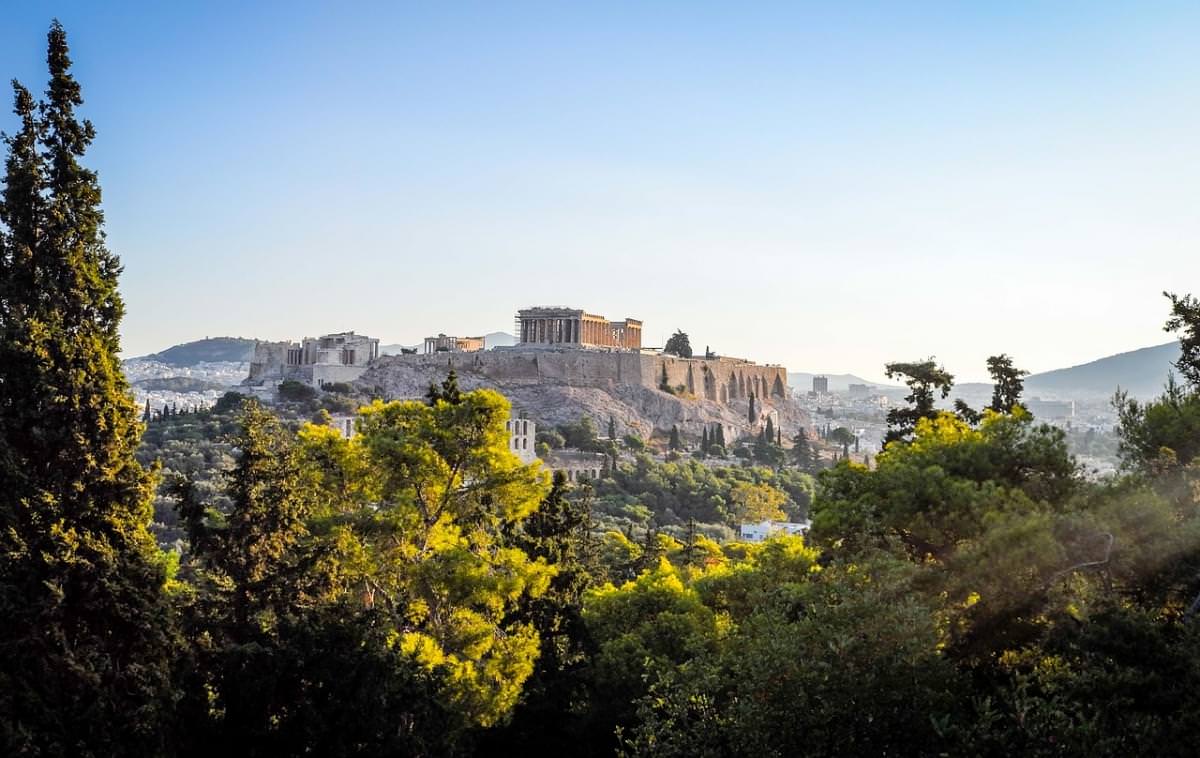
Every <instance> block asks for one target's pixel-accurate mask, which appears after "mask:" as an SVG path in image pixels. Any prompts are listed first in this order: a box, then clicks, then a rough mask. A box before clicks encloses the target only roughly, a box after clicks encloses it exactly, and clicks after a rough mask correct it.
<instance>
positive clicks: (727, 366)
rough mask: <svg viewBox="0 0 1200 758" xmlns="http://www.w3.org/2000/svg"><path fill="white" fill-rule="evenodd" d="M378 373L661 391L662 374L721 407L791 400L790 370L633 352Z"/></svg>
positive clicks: (531, 353)
mask: <svg viewBox="0 0 1200 758" xmlns="http://www.w3.org/2000/svg"><path fill="white" fill-rule="evenodd" d="M374 365H375V366H376V367H378V368H386V367H387V366H407V367H412V368H414V369H417V370H426V371H428V370H443V371H444V370H446V369H447V368H450V367H453V368H454V369H455V371H458V372H460V373H461V372H464V371H469V372H472V373H476V374H480V375H482V376H484V377H487V378H488V379H491V380H492V381H495V382H497V383H499V384H506V385H507V384H561V385H567V386H571V387H594V388H597V389H603V390H609V391H611V390H615V389H617V388H620V387H644V388H648V389H657V388H658V387H659V385H660V384H661V383H662V379H663V374H664V369H665V373H666V379H667V384H668V385H669V386H670V387H671V388H672V389H677V388H679V387H683V393H682V394H683V395H684V396H687V395H692V396H695V397H696V398H699V399H703V400H710V401H713V402H718V403H722V404H726V405H728V404H731V403H734V402H736V401H738V400H742V401H745V400H747V399H748V398H749V397H750V394H751V393H753V394H754V395H755V397H757V398H759V399H784V398H786V397H787V386H788V385H787V369H785V368H783V367H782V366H762V365H758V364H755V363H751V362H749V361H743V360H738V359H735V358H711V359H705V358H677V357H674V356H669V355H649V354H643V353H634V352H620V351H603V350H580V349H561V350H555V349H546V348H520V347H515V348H502V349H498V350H488V351H485V352H478V353H465V354H463V353H459V354H455V353H438V354H433V355H391V356H384V357H382V358H380V359H379V360H378V361H376V362H375V364H374Z"/></svg>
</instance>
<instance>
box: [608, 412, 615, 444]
mask: <svg viewBox="0 0 1200 758" xmlns="http://www.w3.org/2000/svg"><path fill="white" fill-rule="evenodd" d="M608 438H609V439H610V440H615V439H616V438H617V422H616V420H615V419H614V418H613V417H612V416H609V417H608Z"/></svg>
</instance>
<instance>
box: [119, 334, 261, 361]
mask: <svg viewBox="0 0 1200 758" xmlns="http://www.w3.org/2000/svg"><path fill="white" fill-rule="evenodd" d="M255 342H257V340H252V339H245V338H243V337H212V338H211V339H210V338H205V339H202V340H196V341H195V342H185V343H183V344H182V345H175V346H174V347H169V348H167V349H166V350H164V351H162V352H161V353H153V354H151V355H143V356H140V357H141V359H142V360H147V361H158V362H159V363H165V364H167V365H168V366H195V365H196V364H198V363H214V362H217V361H231V362H245V361H249V360H250V358H251V356H253V355H254V343H255Z"/></svg>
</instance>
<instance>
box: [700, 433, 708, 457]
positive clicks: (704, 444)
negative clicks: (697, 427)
mask: <svg viewBox="0 0 1200 758" xmlns="http://www.w3.org/2000/svg"><path fill="white" fill-rule="evenodd" d="M700 452H701V453H703V454H704V455H708V427H707V426H706V427H704V428H703V430H701V433H700Z"/></svg>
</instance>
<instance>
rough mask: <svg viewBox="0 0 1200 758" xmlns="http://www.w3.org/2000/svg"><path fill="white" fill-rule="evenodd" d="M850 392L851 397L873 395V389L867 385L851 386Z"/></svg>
mask: <svg viewBox="0 0 1200 758" xmlns="http://www.w3.org/2000/svg"><path fill="white" fill-rule="evenodd" d="M849 392H850V397H867V396H868V395H870V394H871V388H870V387H869V386H867V385H865V384H851V385H850V387H849Z"/></svg>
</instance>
